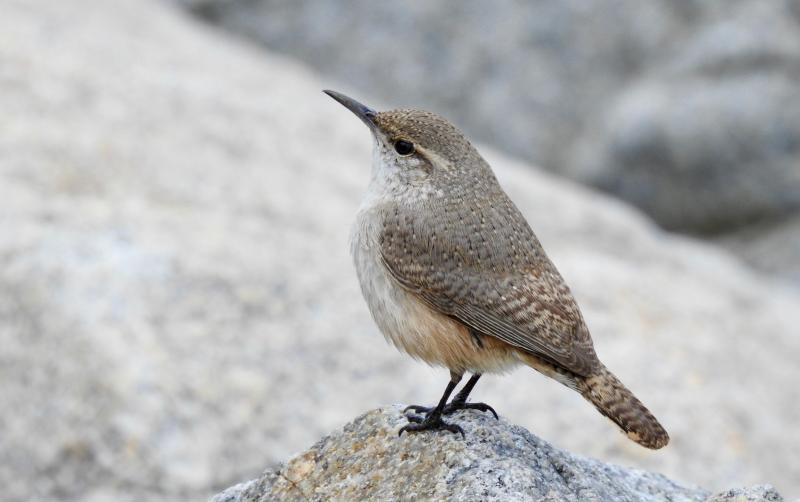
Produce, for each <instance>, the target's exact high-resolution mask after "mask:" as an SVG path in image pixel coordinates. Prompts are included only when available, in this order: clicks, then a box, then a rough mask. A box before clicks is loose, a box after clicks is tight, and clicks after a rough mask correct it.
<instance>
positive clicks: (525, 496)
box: [212, 405, 783, 502]
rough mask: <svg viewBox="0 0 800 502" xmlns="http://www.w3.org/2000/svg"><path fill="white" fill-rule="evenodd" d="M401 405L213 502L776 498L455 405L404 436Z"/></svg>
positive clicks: (768, 501) (768, 491)
mask: <svg viewBox="0 0 800 502" xmlns="http://www.w3.org/2000/svg"><path fill="white" fill-rule="evenodd" d="M402 409H403V406H400V405H395V406H391V407H386V408H381V409H378V410H373V411H370V412H369V413H366V414H364V415H362V416H360V417H358V418H356V419H355V420H354V421H352V422H351V423H349V424H347V425H345V426H344V428H343V429H341V430H338V431H336V432H333V433H332V434H330V435H328V436H326V437H324V438H323V439H321V440H320V441H319V442H317V443H316V444H315V445H314V446H312V447H311V448H310V449H308V450H306V451H304V452H302V453H300V454H298V455H296V456H294V457H293V458H292V459H291V460H289V461H288V462H286V463H285V464H283V465H281V466H280V467H278V468H277V469H271V470H268V471H267V472H266V473H264V474H263V475H262V476H261V477H260V478H258V479H255V480H253V481H250V482H247V483H241V484H239V485H236V486H234V487H232V488H229V489H227V490H225V491H224V492H222V493H220V494H219V495H217V496H216V497H214V498H213V499H212V502H266V501H279V500H280V501H286V502H289V501H298V502H300V501H304V502H309V501H351V500H360V501H381V502H393V501H403V500H408V501H411V500H428V501H434V502H444V501H462V502H469V501H475V502H477V501H482V502H490V501H492V502H511V501H514V502H525V501H549V502H557V501H598V502H599V501H611V500H613V501H616V502H639V501H641V502H644V501H667V500H668V501H671V502H689V501H704V500H707V501H708V502H723V501H724V502H728V501H730V502H746V501H747V502H749V501H753V502H756V501H758V502H762V501H763V502H780V501H782V500H783V499H782V498H781V497H780V495H778V493H777V492H776V491H774V489H772V488H770V487H762V486H759V487H754V488H750V489H744V490H739V489H736V490H730V491H728V492H724V493H720V494H717V495H714V496H709V494H708V492H706V491H705V490H702V489H700V488H694V487H686V486H681V485H680V484H678V483H675V482H674V481H671V480H669V479H668V478H666V477H664V476H662V475H660V474H653V473H649V472H646V471H642V470H638V469H630V468H625V467H619V466H616V465H611V464H604V463H602V462H598V461H597V460H592V459H588V458H583V457H579V456H576V455H572V454H570V453H568V452H565V451H562V450H559V449H558V448H555V447H553V446H552V445H550V444H549V443H547V442H545V441H543V440H542V439H540V438H538V437H536V436H535V435H533V434H531V433H530V432H528V431H527V430H525V429H523V428H522V427H519V426H516V425H512V424H510V423H509V422H508V421H506V420H505V419H501V420H500V421H497V420H495V419H494V418H492V417H491V415H489V414H486V413H479V412H472V411H470V412H459V413H457V414H455V415H453V416H451V417H449V420H450V421H452V422H456V423H458V424H459V425H461V426H462V427H463V428H464V431H465V433H466V438H465V439H462V438H461V437H460V436H459V435H454V434H451V433H449V432H437V433H423V434H406V435H404V436H402V437H398V436H397V430H398V429H399V428H400V427H401V426H402V425H404V424H405V423H407V421H406V419H405V418H404V417H403V415H402Z"/></svg>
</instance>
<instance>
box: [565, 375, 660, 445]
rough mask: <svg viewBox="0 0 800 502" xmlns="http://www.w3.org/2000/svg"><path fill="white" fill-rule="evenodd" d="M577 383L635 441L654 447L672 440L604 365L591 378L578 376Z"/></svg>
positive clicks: (585, 395)
mask: <svg viewBox="0 0 800 502" xmlns="http://www.w3.org/2000/svg"><path fill="white" fill-rule="evenodd" d="M575 383H576V390H577V391H578V392H580V393H581V394H582V395H583V397H585V398H586V400H588V401H589V402H590V403H592V404H593V405H594V407H595V408H597V410H598V411H599V412H600V413H602V414H603V415H605V416H607V417H608V418H610V419H611V420H612V421H613V422H614V423H615V424H617V425H618V426H619V427H620V429H622V430H623V431H624V432H625V433H626V434H627V435H628V437H629V438H630V439H632V440H633V441H636V442H637V443H639V444H640V445H642V446H644V447H646V448H652V449H653V450H657V449H659V448H662V447H664V446H666V444H667V443H669V435H668V434H667V431H666V430H664V428H663V427H662V426H661V424H660V423H658V420H656V417H654V416H653V414H652V413H650V411H649V410H648V409H647V408H645V406H644V405H643V404H642V403H641V401H639V400H638V399H636V396H634V395H633V393H632V392H631V391H629V390H628V389H627V388H626V387H625V386H624V385H623V384H622V382H620V381H619V379H617V377H615V376H614V374H613V373H611V372H610V371H608V369H607V368H606V367H605V366H603V365H600V367H599V368H598V369H597V370H596V371H595V372H594V373H593V374H592V375H590V376H588V377H577V378H576V382H575Z"/></svg>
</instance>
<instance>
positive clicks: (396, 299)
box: [325, 91, 669, 449]
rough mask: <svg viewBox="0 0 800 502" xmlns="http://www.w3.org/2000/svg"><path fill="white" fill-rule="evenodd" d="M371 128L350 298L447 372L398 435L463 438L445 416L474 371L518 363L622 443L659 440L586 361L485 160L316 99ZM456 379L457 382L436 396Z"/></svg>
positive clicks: (529, 238) (428, 127) (572, 324)
mask: <svg viewBox="0 0 800 502" xmlns="http://www.w3.org/2000/svg"><path fill="white" fill-rule="evenodd" d="M325 93H326V94H328V95H329V96H330V97H332V98H333V99H335V100H336V101H338V102H339V103H341V104H342V105H344V106H345V107H346V108H347V109H349V110H350V111H351V112H353V113H354V114H356V115H357V116H358V117H359V118H360V119H361V120H362V121H363V122H364V123H365V124H366V125H367V127H369V129H370V131H371V132H372V135H373V139H374V155H373V164H372V176H371V179H370V184H369V188H368V190H367V194H366V197H365V198H364V200H363V202H362V204H361V208H360V209H359V211H358V216H357V219H356V222H355V225H354V227H353V233H352V241H351V243H352V244H351V245H352V254H353V259H354V261H355V265H356V270H357V272H358V278H359V281H360V283H361V290H362V292H363V294H364V297H365V299H366V301H367V304H368V305H369V309H370V312H371V313H372V317H373V318H374V319H375V322H376V323H377V325H378V327H379V328H380V330H381V331H382V332H383V334H384V336H385V337H386V338H387V339H388V340H389V341H390V342H391V343H392V344H394V345H395V346H396V347H397V348H398V349H400V350H401V351H403V352H406V353H407V354H409V355H411V356H412V357H414V358H417V359H422V360H423V361H425V362H427V363H429V364H432V365H437V366H444V367H446V368H449V369H450V382H449V383H448V384H447V388H446V389H445V391H444V395H442V398H441V400H440V401H439V404H438V405H437V406H436V407H434V408H427V407H424V406H416V405H414V406H409V407H408V408H406V411H407V412H408V411H415V412H422V413H424V417H423V416H419V415H413V414H412V415H409V416H408V417H407V418H408V420H409V424H408V425H406V426H404V427H403V428H401V429H400V434H402V433H403V432H406V431H407V432H413V431H423V430H436V429H444V430H448V431H451V432H460V433H461V434H462V435H463V433H464V432H463V430H462V429H461V427H459V426H458V425H455V424H452V423H448V422H445V421H444V420H443V419H442V416H443V415H448V414H450V413H452V412H454V411H456V410H462V409H477V410H482V411H491V412H492V413H493V414H494V415H495V417H496V416H497V414H496V413H495V411H494V409H492V408H491V407H490V406H488V405H486V404H484V403H468V402H467V397H468V396H469V393H470V392H471V391H472V388H473V387H474V386H475V384H476V383H477V381H478V379H479V378H480V376H481V375H482V374H483V373H487V372H502V371H505V370H508V369H510V368H512V367H514V366H516V365H519V364H525V365H527V366H530V367H532V368H533V369H535V370H537V371H539V372H541V373H543V374H545V375H547V376H549V377H551V378H554V379H555V380H558V381H559V382H561V383H562V384H564V385H566V386H567V387H569V388H571V389H573V390H576V391H578V392H579V393H580V394H581V395H582V396H583V397H584V398H586V399H587V400H588V401H589V402H591V403H592V404H593V405H594V406H595V407H596V408H597V409H598V410H599V411H600V413H602V414H603V415H605V416H606V417H608V418H610V419H611V420H612V421H614V423H616V424H617V425H618V426H619V427H620V428H621V429H622V430H623V431H625V433H626V434H627V435H628V437H629V438H630V439H632V440H633V441H636V442H637V443H639V444H640V445H642V446H645V447H647V448H653V449H657V448H661V447H663V446H664V445H666V444H667V442H668V441H669V436H668V435H667V432H666V431H665V430H664V428H663V427H661V424H659V423H658V420H656V419H655V417H654V416H653V415H652V414H651V413H650V412H649V411H648V410H647V408H645V407H644V405H643V404H642V403H641V402H640V401H639V400H638V399H636V397H635V396H634V395H633V394H632V393H631V392H630V391H629V390H628V389H627V388H626V387H625V386H624V385H623V384H622V382H620V381H619V380H618V379H617V378H616V377H615V376H614V375H613V374H612V373H611V372H610V371H609V370H608V369H607V368H606V367H605V366H604V365H603V363H601V362H600V360H599V359H598V358H597V354H595V351H594V346H593V344H592V339H591V337H590V335H589V330H588V328H587V327H586V323H585V322H584V320H583V316H582V315H581V312H580V310H579V309H578V305H577V304H576V302H575V299H574V298H573V296H572V293H571V292H570V290H569V288H568V287H567V285H566V284H565V283H564V279H562V277H561V275H560V274H559V273H558V270H556V267H555V266H554V265H553V263H552V262H551V261H550V260H549V259H548V257H547V255H546V254H545V252H544V250H543V249H542V246H541V245H540V244H539V241H538V239H537V238H536V236H535V235H534V233H533V231H532V230H531V228H530V226H529V225H528V223H527V221H525V218H524V217H523V216H522V214H521V213H520V212H519V210H518V209H517V207H516V206H515V205H514V203H513V202H511V200H510V199H509V198H508V196H507V195H506V194H505V192H504V191H503V189H502V188H501V187H500V185H499V183H498V182H497V179H496V178H495V176H494V173H493V172H492V170H491V168H490V167H489V164H487V163H486V161H485V160H484V159H483V157H481V155H480V154H479V153H478V151H477V150H476V149H475V148H474V147H473V146H472V145H471V144H470V142H469V141H468V140H467V139H466V138H465V137H464V135H463V134H462V133H461V132H460V131H459V130H458V129H456V128H455V127H454V126H453V125H451V124H450V123H449V122H448V121H447V120H445V119H443V118H442V117H439V116H438V115H435V114H433V113H430V112H425V111H419V110H392V111H386V112H380V113H378V112H376V111H374V110H372V109H370V108H368V107H366V106H364V105H362V104H361V103H359V102H357V101H355V100H353V99H351V98H349V97H347V96H344V95H343V94H340V93H338V92H334V91H325ZM465 372H470V373H472V377H471V378H470V379H469V381H468V382H467V384H466V385H465V386H464V388H463V389H462V390H461V391H460V392H459V393H458V394H456V396H455V397H454V398H453V400H452V401H450V402H449V403H448V402H447V400H448V398H449V397H450V394H451V393H452V392H453V389H454V388H455V387H456V385H457V384H458V383H459V382H460V381H461V378H462V376H463V374H464V373H465Z"/></svg>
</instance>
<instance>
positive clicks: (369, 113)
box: [322, 89, 378, 130]
mask: <svg viewBox="0 0 800 502" xmlns="http://www.w3.org/2000/svg"><path fill="white" fill-rule="evenodd" d="M322 92H324V93H325V94H327V95H328V96H330V97H332V98H333V99H335V100H336V101H338V102H339V103H340V104H341V105H342V106H344V107H345V108H347V109H348V110H350V111H351V112H353V113H354V114H355V116H356V117H358V118H360V119H361V121H362V122H364V123H365V124H367V127H369V128H370V129H371V130H374V129H375V127H376V124H375V117H376V116H377V115H378V112H376V111H375V110H373V109H372V108H370V107H368V106H366V105H362V104H361V103H359V102H358V101H356V100H355V99H353V98H350V97H348V96H345V95H344V94H342V93H340V92H336V91H330V90H327V89H326V90H324V91H322Z"/></svg>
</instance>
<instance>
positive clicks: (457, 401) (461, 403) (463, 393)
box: [404, 373, 498, 418]
mask: <svg viewBox="0 0 800 502" xmlns="http://www.w3.org/2000/svg"><path fill="white" fill-rule="evenodd" d="M480 377H481V374H480V373H475V374H474V375H472V377H470V379H469V381H467V384H466V385H464V387H463V388H462V389H461V390H460V391H459V393H458V394H456V397H454V398H453V400H452V401H450V403H449V404H447V405H445V407H444V409H443V410H442V415H449V414H451V413H454V412H456V411H458V410H480V411H491V412H492V415H494V418H498V416H497V412H496V411H494V408H492V407H491V406H489V405H488V404H486V403H468V402H467V398H468V397H469V393H470V392H472V388H473V387H475V384H476V383H478V379H479V378H480ZM408 410H413V411H416V412H425V413H430V412H431V411H432V408H428V407H425V406H417V405H411V406H409V407H407V408H406V409H405V410H404V411H408Z"/></svg>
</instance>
